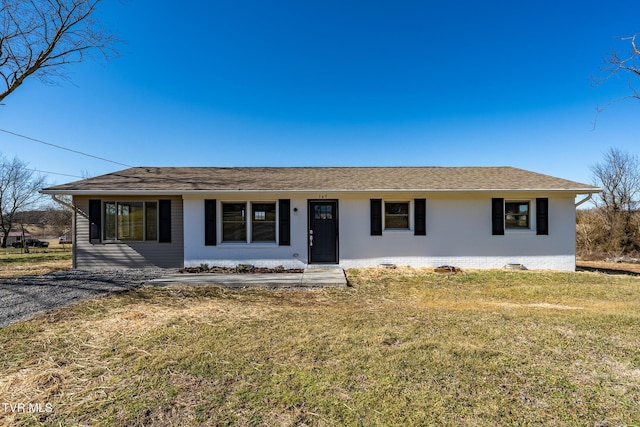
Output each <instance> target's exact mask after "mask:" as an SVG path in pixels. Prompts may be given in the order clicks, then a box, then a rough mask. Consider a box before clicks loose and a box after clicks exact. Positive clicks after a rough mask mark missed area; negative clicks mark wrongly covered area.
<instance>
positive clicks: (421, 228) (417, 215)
mask: <svg viewBox="0 0 640 427" xmlns="http://www.w3.org/2000/svg"><path fill="white" fill-rule="evenodd" d="M413 203H414V206H413V217H414V222H415V232H414V234H415V235H416V236H426V235H427V201H426V200H425V199H415V200H414V201H413Z"/></svg>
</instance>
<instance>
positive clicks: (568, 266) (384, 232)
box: [42, 167, 600, 271]
mask: <svg viewBox="0 0 640 427" xmlns="http://www.w3.org/2000/svg"><path fill="white" fill-rule="evenodd" d="M599 191H600V189H599V188H597V187H594V186H592V185H587V184H582V183H579V182H573V181H568V180H565V179H561V178H556V177H552V176H548V175H542V174H539V173H535V172H530V171H526V170H522V169H516V168H513V167H236V168H219V167H134V168H130V169H125V170H122V171H119V172H114V173H110V174H107V175H102V176H98V177H94V178H89V179H84V180H81V181H76V182H72V183H69V184H63V185H57V186H53V187H50V188H46V189H44V190H43V191H42V192H43V193H45V194H50V195H52V196H53V197H54V198H56V196H58V195H71V196H72V200H73V201H72V206H73V209H74V212H75V213H74V216H73V218H74V223H73V234H74V235H73V246H74V251H73V265H74V267H75V268H79V269H97V268H114V267H117V268H129V267H131V268H144V267H163V268H175V267H183V266H198V265H200V264H203V263H206V264H209V265H212V266H214V265H215V266H236V265H237V264H252V265H255V266H264V267H275V266H284V267H285V268H300V267H307V266H313V265H336V266H340V267H343V268H351V267H373V266H379V265H382V264H395V265H410V266H414V267H423V266H424V267H428V266H433V267H435V266H439V265H453V266H456V267H460V268H501V267H503V266H504V265H505V264H522V265H523V266H525V267H526V268H528V269H553V270H569V271H572V270H575V219H576V197H577V196H579V195H585V198H586V197H590V195H591V194H592V193H597V192H599Z"/></svg>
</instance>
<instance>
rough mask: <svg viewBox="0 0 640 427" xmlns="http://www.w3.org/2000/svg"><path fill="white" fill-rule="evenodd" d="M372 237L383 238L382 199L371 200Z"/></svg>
mask: <svg viewBox="0 0 640 427" xmlns="http://www.w3.org/2000/svg"><path fill="white" fill-rule="evenodd" d="M371 235H372V236H382V199H371Z"/></svg>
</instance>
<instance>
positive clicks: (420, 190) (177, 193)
mask: <svg viewBox="0 0 640 427" xmlns="http://www.w3.org/2000/svg"><path fill="white" fill-rule="evenodd" d="M40 192H41V193H42V194H50V195H69V196H169V195H175V196H181V195H198V194H238V193H240V194H243V193H266V194H277V193H290V194H308V193H327V194H339V193H353V194H359V193H360V194H362V193H456V194H461V193H481V194H486V193H572V194H589V193H601V192H602V189H600V188H553V189H550V188H488V189H425V188H415V189H405V188H403V189H395V188H379V189H377V188H372V189H366V190H351V189H349V190H346V189H345V190H336V189H333V190H327V189H322V188H319V189H307V190H260V189H255V190H181V191H167V190H41V191H40Z"/></svg>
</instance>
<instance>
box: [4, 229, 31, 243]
mask: <svg viewBox="0 0 640 427" xmlns="http://www.w3.org/2000/svg"><path fill="white" fill-rule="evenodd" d="M23 235H24V238H25V239H30V238H31V237H33V236H32V235H31V233H29V232H28V231H24V234H23V232H22V230H11V231H9V236H8V237H7V246H11V245H12V244H13V243H15V242H20V241H22V237H23ZM3 239H4V231H0V242H2V240H3Z"/></svg>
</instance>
